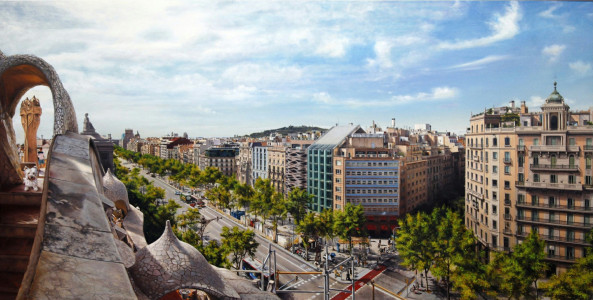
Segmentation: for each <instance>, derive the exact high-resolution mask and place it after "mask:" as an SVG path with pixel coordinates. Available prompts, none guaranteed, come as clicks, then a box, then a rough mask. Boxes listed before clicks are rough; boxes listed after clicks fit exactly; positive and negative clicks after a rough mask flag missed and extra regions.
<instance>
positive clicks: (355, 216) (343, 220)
mask: <svg viewBox="0 0 593 300" xmlns="http://www.w3.org/2000/svg"><path fill="white" fill-rule="evenodd" d="M365 223H366V218H365V216H364V208H363V207H362V205H356V206H354V205H352V204H350V203H347V204H346V205H345V206H344V210H342V211H338V212H337V213H336V215H335V218H334V231H335V233H336V234H337V235H338V236H340V237H341V238H343V239H347V240H348V245H349V246H350V253H352V237H362V236H364V234H365V232H366V231H365V228H364V225H365Z"/></svg>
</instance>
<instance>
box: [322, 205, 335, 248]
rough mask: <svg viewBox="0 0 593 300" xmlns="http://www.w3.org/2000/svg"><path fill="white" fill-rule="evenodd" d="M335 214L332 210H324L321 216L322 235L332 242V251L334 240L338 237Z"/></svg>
mask: <svg viewBox="0 0 593 300" xmlns="http://www.w3.org/2000/svg"><path fill="white" fill-rule="evenodd" d="M335 214H336V213H335V211H334V210H332V209H324V210H323V211H322V212H321V214H319V222H320V224H321V234H322V235H323V237H325V239H326V240H329V241H330V243H331V245H332V249H333V247H334V243H333V240H334V238H335V237H336V231H335V230H334V223H335V217H334V216H335Z"/></svg>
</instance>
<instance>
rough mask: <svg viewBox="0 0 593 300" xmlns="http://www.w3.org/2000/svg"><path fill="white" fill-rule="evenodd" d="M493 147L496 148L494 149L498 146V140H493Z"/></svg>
mask: <svg viewBox="0 0 593 300" xmlns="http://www.w3.org/2000/svg"><path fill="white" fill-rule="evenodd" d="M492 146H494V147H496V146H498V140H497V139H496V138H493V139H492Z"/></svg>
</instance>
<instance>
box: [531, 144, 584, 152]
mask: <svg viewBox="0 0 593 300" xmlns="http://www.w3.org/2000/svg"><path fill="white" fill-rule="evenodd" d="M529 150H531V151H532V152H579V150H580V147H579V146H576V145H537V146H536V145H533V146H531V147H530V148H529Z"/></svg>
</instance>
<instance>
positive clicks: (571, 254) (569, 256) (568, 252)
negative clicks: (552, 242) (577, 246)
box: [566, 247, 574, 259]
mask: <svg viewBox="0 0 593 300" xmlns="http://www.w3.org/2000/svg"><path fill="white" fill-rule="evenodd" d="M566 259H574V248H573V247H566Z"/></svg>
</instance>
